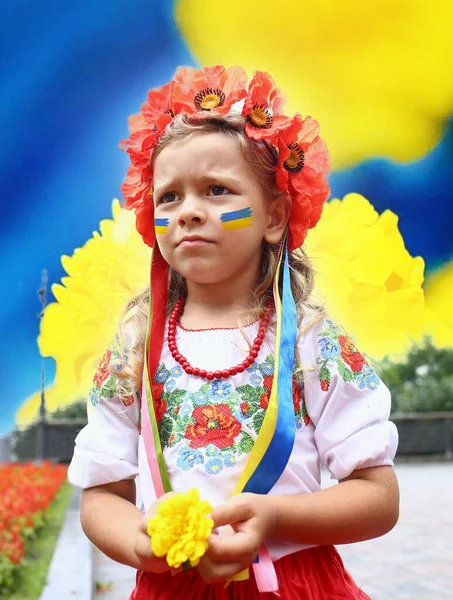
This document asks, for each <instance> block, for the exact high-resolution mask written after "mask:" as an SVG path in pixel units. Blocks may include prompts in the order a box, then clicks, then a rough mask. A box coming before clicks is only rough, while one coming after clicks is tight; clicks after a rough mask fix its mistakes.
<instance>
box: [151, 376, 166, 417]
mask: <svg viewBox="0 0 453 600" xmlns="http://www.w3.org/2000/svg"><path fill="white" fill-rule="evenodd" d="M163 393H164V384H163V383H158V382H157V381H153V382H152V383H151V394H152V396H153V403H154V414H155V415H156V421H157V422H158V423H160V421H161V420H162V417H163V416H164V414H165V412H166V411H167V403H166V402H165V400H163V399H162V395H163Z"/></svg>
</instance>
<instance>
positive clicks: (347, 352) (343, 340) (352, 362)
mask: <svg viewBox="0 0 453 600" xmlns="http://www.w3.org/2000/svg"><path fill="white" fill-rule="evenodd" d="M338 341H339V342H340V346H341V358H342V359H343V360H344V362H345V363H346V364H347V365H349V366H350V367H351V369H352V371H354V373H360V371H361V370H362V369H363V365H367V364H368V363H367V361H366V360H365V357H364V356H362V354H360V352H359V351H358V350H357V348H356V347H355V346H354V344H353V343H352V342H351V340H350V339H349V338H347V337H346V336H345V335H340V336H339V338H338Z"/></svg>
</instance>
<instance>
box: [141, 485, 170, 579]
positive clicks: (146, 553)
mask: <svg viewBox="0 0 453 600" xmlns="http://www.w3.org/2000/svg"><path fill="white" fill-rule="evenodd" d="M173 494H174V492H168V494H164V495H163V496H161V497H160V498H159V500H156V501H155V502H153V503H152V504H151V506H150V508H149V510H148V512H147V513H146V514H145V515H144V516H143V518H142V520H141V521H140V524H139V526H138V530H137V536H136V538H135V544H134V552H135V554H136V556H137V558H138V560H139V563H140V565H141V566H140V569H141V570H142V571H151V572H152V573H165V572H166V571H169V570H170V567H169V566H168V564H167V559H166V557H165V556H162V557H160V558H159V557H158V556H155V554H154V553H153V551H152V549H151V538H150V537H149V535H148V521H149V520H150V519H151V518H152V517H154V515H155V514H157V507H158V506H159V503H160V502H162V500H164V499H165V498H169V497H170V496H173Z"/></svg>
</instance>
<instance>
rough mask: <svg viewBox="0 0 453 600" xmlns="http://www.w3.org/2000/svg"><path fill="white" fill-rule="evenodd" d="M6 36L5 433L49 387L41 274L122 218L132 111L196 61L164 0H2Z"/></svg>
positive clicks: (1, 111)
mask: <svg viewBox="0 0 453 600" xmlns="http://www.w3.org/2000/svg"><path fill="white" fill-rule="evenodd" d="M165 7H166V8H165ZM0 40H1V44H2V49H1V54H2V61H1V62H2V69H1V71H2V75H1V77H2V81H1V89H2V99H1V104H0V129H1V131H2V143H1V145H0V185H1V188H0V189H1V190H2V200H1V205H2V210H1V221H0V223H1V224H0V255H1V257H2V260H1V266H0V269H1V281H2V288H3V290H2V292H3V293H2V302H1V306H2V310H1V312H0V331H1V336H0V356H1V364H2V372H3V377H2V386H1V406H2V411H1V414H0V435H1V434H2V433H5V432H6V431H8V430H9V429H10V428H11V427H13V425H14V413H15V411H16V410H17V409H18V408H19V406H20V405H21V404H22V403H23V401H24V399H25V398H26V397H27V396H29V395H30V394H32V393H33V392H35V391H36V390H38V389H39V388H40V382H41V358H40V356H39V353H38V348H37V344H36V338H37V335H38V330H39V319H38V314H39V312H40V309H41V304H40V302H39V297H38V294H37V290H38V288H39V285H40V278H41V270H42V269H43V268H46V269H48V272H49V285H50V284H51V283H54V282H57V281H59V280H60V278H61V277H62V276H63V275H64V271H63V269H62V267H61V263H60V257H61V255H62V254H71V253H72V252H73V250H74V248H76V247H78V246H81V245H83V244H84V243H85V242H86V240H87V239H88V238H89V237H90V236H91V235H92V232H93V230H95V229H97V228H98V226H99V221H100V219H102V218H106V217H107V218H108V217H111V203H112V198H113V197H115V196H119V195H120V190H119V186H120V184H121V182H122V180H123V178H124V175H125V172H126V168H127V158H128V157H127V155H126V154H125V153H123V152H121V151H120V150H118V148H117V147H118V142H119V141H120V140H121V139H122V138H124V137H127V116H128V115H129V114H132V113H135V112H138V110H139V108H140V104H141V103H142V102H143V101H144V100H145V99H146V94H147V90H148V89H149V88H150V87H154V86H158V85H161V84H163V83H166V82H167V81H168V80H169V79H170V78H171V77H172V76H173V73H174V70H175V67H176V66H177V65H178V64H187V65H190V64H193V61H192V59H191V57H190V54H189V52H188V51H187V49H186V47H185V44H184V43H183V41H182V40H181V38H180V35H179V33H178V31H177V30H176V28H175V26H174V25H173V20H172V15H171V9H170V8H168V5H167V4H166V3H165V2H150V1H148V2H143V1H135V2H124V1H122V2H119V1H116V2H115V1H111V2H92V1H87V0H81V1H79V2H77V3H70V4H67V3H61V2H56V1H49V0H46V1H44V0H41V1H38V2H31V1H30V0H22V1H20V0H17V1H15V2H9V3H3V6H2V17H1V19H0ZM48 298H49V300H51V299H52V298H51V297H49V294H48ZM45 362H46V383H47V384H49V383H51V381H52V378H53V373H54V371H53V364H52V360H50V359H47V360H46V361H45Z"/></svg>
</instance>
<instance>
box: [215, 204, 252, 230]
mask: <svg viewBox="0 0 453 600" xmlns="http://www.w3.org/2000/svg"><path fill="white" fill-rule="evenodd" d="M220 224H221V226H222V227H223V229H226V230H227V231H236V230H238V229H245V228H247V227H252V225H253V224H254V223H253V211H252V209H251V207H250V206H247V207H246V208H241V209H239V210H232V211H229V212H224V213H222V214H221V215H220Z"/></svg>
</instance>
